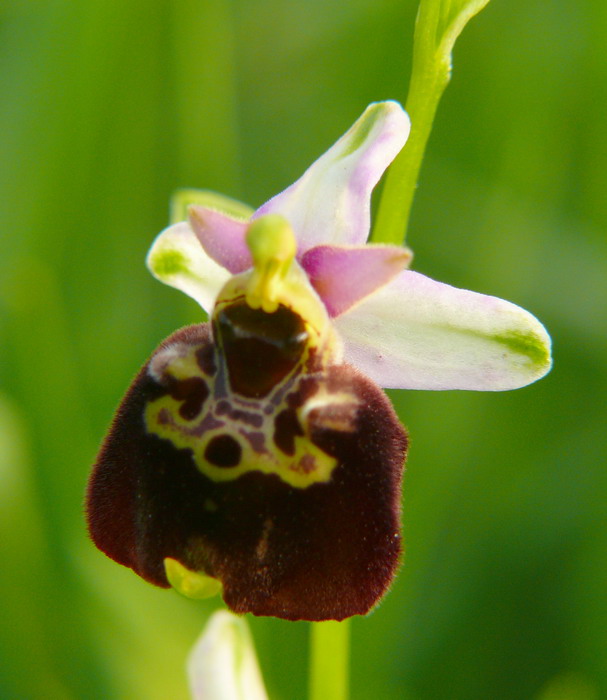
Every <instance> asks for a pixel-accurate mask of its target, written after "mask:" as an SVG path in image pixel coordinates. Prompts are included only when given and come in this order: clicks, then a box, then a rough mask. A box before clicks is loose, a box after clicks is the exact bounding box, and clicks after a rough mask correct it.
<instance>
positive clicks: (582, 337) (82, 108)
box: [0, 0, 607, 700]
mask: <svg viewBox="0 0 607 700" xmlns="http://www.w3.org/2000/svg"><path fill="white" fill-rule="evenodd" d="M606 7H607V5H606V4H605V3H604V2H603V0H580V2H577V3H568V2H565V0H555V2H552V3H542V2H539V0H531V1H526V2H523V0H510V1H509V2H504V1H503V0H494V1H493V2H492V3H491V4H490V5H489V7H488V8H487V9H486V10H485V11H484V12H483V13H482V14H481V15H480V16H479V17H477V18H475V19H474V20H473V22H472V23H471V25H470V26H469V27H468V28H467V29H466V31H465V32H464V35H463V37H462V38H461V39H460V41H459V43H458V45H457V47H456V50H455V56H454V59H455V67H454V77H453V80H452V83H451V85H450V86H449V88H448V89H447V92H446V94H445V97H444V99H443V103H442V104H441V107H440V109H439V114H438V119H437V122H436V125H435V130H434V132H433V135H432V138H431V140H430V143H429V152H428V156H427V159H426V162H425V163H424V167H423V170H422V174H421V183H420V188H419V191H418V194H417V198H416V202H415V205H414V210H413V219H412V222H411V226H410V231H409V241H408V242H409V245H411V246H412V247H413V248H414V250H415V253H416V258H415V268H416V269H418V270H419V271H421V272H424V273H425V274H428V275H430V276H432V277H435V278H438V279H441V280H443V281H445V282H449V283H451V284H455V285H458V286H463V287H467V288H472V289H475V290H477V291H482V292H487V293H492V294H496V295H498V296H503V297H505V298H508V299H510V300H512V301H515V302H516V303H519V304H521V305H522V306H524V307H526V308H528V309H529V310H531V311H532V312H534V313H535V314H536V315H538V316H539V317H540V318H541V319H542V320H543V321H544V322H545V323H546V325H547V327H548V329H549V330H550V331H551V333H552V336H553V339H554V354H555V367H554V370H553V371H552V373H551V374H550V375H549V376H548V377H547V378H546V379H545V380H543V381H542V382H540V383H538V384H537V385H533V386H530V387H527V388H525V389H522V390H520V391H517V392H512V393H506V394H475V393H463V392H461V393H460V392H444V393H432V392H423V393H421V392H403V393H393V394H392V396H393V399H394V401H395V403H396V404H397V407H398V409H399V412H400V415H401V416H402V419H403V421H404V422H405V424H406V425H407V426H408V428H409V430H410V432H411V436H412V446H411V455H410V459H409V463H408V471H407V477H406V482H405V502H404V532H405V538H406V546H407V553H406V557H405V563H404V567H403V569H402V571H401V573H400V576H399V578H398V581H397V583H396V585H395V586H394V589H393V591H392V593H391V594H390V596H389V597H388V598H387V599H386V601H385V602H384V603H383V605H382V606H381V607H380V608H379V609H378V610H377V611H375V612H374V613H373V614H372V615H371V616H370V617H369V618H368V619H357V620H355V622H354V624H353V674H352V695H353V698H354V700H363V699H366V698H371V697H379V698H382V700H390V699H391V698H394V699H397V698H398V699H402V698H406V699H415V700H428V699H434V698H436V699H440V700H442V699H444V698H449V699H455V700H457V699H461V700H476V699H478V700H484V699H486V698H499V699H500V700H502V699H503V700H520V699H521V698H522V699H526V698H539V699H541V700H598V698H599V697H605V696H607V658H606V656H607V654H606V651H605V650H606V649H607V528H606V521H607V512H606V507H605V504H606V502H607V469H606V466H607V460H606V458H605V432H606V420H605V419H606V409H605V395H606V394H607V371H606V367H605V360H606V357H607V352H606V350H607V347H606V346H607V332H606V329H607V303H606V300H607V263H606V261H607V239H606V234H605V232H606V228H607V208H606V207H605V197H606V195H605V193H606V192H607V136H606V129H605V119H606V117H605V115H606V114H607V60H606V58H605V52H604V44H605V36H607V10H606ZM414 16H415V3H414V2H413V0H352V1H351V2H348V3H337V2H329V3H327V2H324V0H307V1H306V2H300V3H299V2H295V1H294V0H233V1H232V2H230V0H147V1H146V2H142V1H141V0H128V1H127V2H125V1H124V0H81V1H80V2H69V0H37V1H35V2H34V1H31V2H30V1H25V0H5V2H4V3H2V5H1V7H0V81H1V83H0V96H1V97H0V153H1V154H2V156H1V166H0V201H1V202H2V204H1V207H0V240H1V248H0V336H1V344H0V382H1V388H0V528H1V533H0V548H1V550H0V551H1V556H2V560H1V561H2V573H1V575H0V605H1V606H2V615H1V618H2V621H1V622H0V697H2V698H7V699H10V700H12V699H13V698H19V699H20V698H53V699H54V698H57V699H64V698H65V699H73V698H87V700H89V699H95V698H126V699H130V698H133V699H136V698H147V699H149V700H154V699H156V698H157V699H158V700H160V699H161V698H176V699H179V698H186V697H187V689H186V682H185V677H184V671H183V666H184V659H185V656H186V654H187V652H188V649H189V648H190V647H191V645H192V643H193V641H194V639H195V637H196V636H197V634H198V633H199V631H200V629H201V628H202V625H203V623H204V621H205V620H206V618H207V616H208V614H209V612H210V611H211V610H212V608H213V606H214V605H216V603H207V604H205V603H196V602H193V601H187V600H185V599H181V598H180V597H179V596H178V595H177V594H176V593H174V592H172V591H169V592H167V591H162V590H157V589H153V588H152V587H150V586H148V585H147V584H145V583H144V582H143V581H140V580H138V579H137V578H136V577H135V576H134V575H133V574H132V573H131V572H130V571H128V570H126V569H122V568H121V567H118V566H116V565H114V564H113V563H112V562H110V561H109V560H106V559H105V558H104V557H103V556H102V555H101V554H99V553H98V552H97V551H96V550H94V548H93V547H92V545H91V544H90V543H89V542H88V541H87V538H86V535H85V531H84V526H83V515H82V496H83V491H84V487H85V482H86V476H87V472H88V469H89V466H90V464H91V462H92V460H93V458H94V455H95V451H96V448H97V446H98V443H99V441H100V439H101V437H102V435H103V433H104V431H105V429H106V427H107V425H108V422H109V420H110V417H111V415H112V412H113V410H114V407H115V406H116V404H117V402H118V400H119V398H120V396H121V394H122V392H123V391H124V389H125V387H126V386H127V383H128V382H129V379H130V378H131V376H132V375H133V374H134V373H135V371H136V370H137V369H138V367H139V366H140V364H141V363H142V362H143V361H144V360H145V359H146V357H147V356H148V354H149V353H150V352H151V350H152V349H153V348H154V347H155V346H156V344H157V343H158V342H159V341H160V340H161V339H162V338H163V337H165V336H166V335H168V334H169V333H171V332H172V331H173V330H174V329H176V328H177V327H179V326H181V325H183V324H185V323H189V322H193V321H197V320H199V319H200V312H199V310H198V308H197V307H196V305H195V304H194V303H193V302H190V301H188V300H187V299H185V298H184V297H183V296H182V295H180V294H179V293H177V292H175V291H173V290H171V289H168V288H163V287H162V286H161V285H159V284H158V283H157V282H155V281H154V280H153V279H152V278H151V276H150V275H149V274H148V273H147V271H146V270H145V268H144V266H143V259H144V256H145V253H146V251H147V248H148V246H149V245H150V242H151V240H152V238H153V237H154V236H155V235H156V233H157V232H159V231H160V230H161V229H162V228H163V227H164V226H165V225H166V222H167V216H168V214H167V212H168V200H169V196H170V194H171V192H172V191H173V190H174V189H175V188H176V187H180V186H192V187H208V188H212V189H216V190H219V191H223V192H225V193H226V194H229V195H232V196H235V197H238V198H240V199H242V200H244V201H247V202H248V203H250V204H252V205H258V204H260V203H261V202H263V201H264V200H265V199H267V198H268V197H269V196H270V195H271V194H274V193H276V192H277V191H279V190H280V189H281V188H283V187H285V186H286V185H288V184H290V183H291V182H292V181H293V180H294V179H295V178H296V177H297V176H298V175H299V174H300V173H301V172H302V170H303V169H304V167H306V166H307V165H308V164H309V163H310V162H311V161H312V160H313V159H314V158H315V157H316V156H318V155H319V154H320V153H322V152H323V151H324V150H325V148H327V147H328V146H329V145H330V144H331V143H332V142H333V141H334V140H335V139H336V138H337V136H339V135H340V134H341V133H342V132H343V131H344V130H345V129H346V128H347V127H348V126H349V125H350V124H351V123H352V122H353V121H354V119H355V118H356V117H357V116H358V115H359V113H360V112H362V110H363V108H364V107H365V106H366V104H367V103H368V102H370V101H373V100H377V99H386V98H395V99H400V100H401V101H403V102H404V99H405V96H406V88H407V80H408V73H409V67H410V54H411V37H412V33H413V21H414ZM252 630H253V634H254V636H255V639H256V643H257V646H258V650H259V654H260V658H261V662H262V665H263V669H264V675H265V677H266V680H267V685H268V688H269V691H270V694H271V696H272V698H273V699H281V698H282V699H283V700H299V699H301V698H304V697H305V688H306V658H307V649H306V641H307V632H308V629H307V625H306V624H303V623H301V624H299V623H297V624H288V623H283V622H279V621H276V620H263V619H254V620H252Z"/></svg>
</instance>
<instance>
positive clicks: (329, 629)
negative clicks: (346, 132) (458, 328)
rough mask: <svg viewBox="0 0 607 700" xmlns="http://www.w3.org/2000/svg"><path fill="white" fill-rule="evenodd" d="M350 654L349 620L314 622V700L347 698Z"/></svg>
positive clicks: (311, 693)
mask: <svg viewBox="0 0 607 700" xmlns="http://www.w3.org/2000/svg"><path fill="white" fill-rule="evenodd" d="M349 657H350V621H349V620H344V621H343V622H332V621H331V622H313V623H312V626H311V629H310V700H347V698H348V685H349V681H348V667H349Z"/></svg>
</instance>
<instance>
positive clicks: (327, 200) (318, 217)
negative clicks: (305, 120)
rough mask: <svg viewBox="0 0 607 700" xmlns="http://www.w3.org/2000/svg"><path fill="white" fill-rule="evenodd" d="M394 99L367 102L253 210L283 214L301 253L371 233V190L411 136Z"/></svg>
mask: <svg viewBox="0 0 607 700" xmlns="http://www.w3.org/2000/svg"><path fill="white" fill-rule="evenodd" d="M409 129H410V123H409V117H408V116H407V114H406V112H405V111H404V110H403V108H402V107H401V106H400V105H399V104H398V102H393V101H387V102H375V103H373V104H370V105H369V106H368V107H367V109H366V110H365V111H364V112H363V114H362V115H361V116H360V117H359V119H358V120H357V121H356V122H355V123H354V124H353V125H352V126H351V127H350V129H348V131H347V132H346V133H345V134H344V135H343V136H342V137H341V138H340V139H339V140H338V141H337V142H336V143H335V144H334V145H333V146H332V147H331V148H330V149H329V150H328V151H326V153H324V154H323V155H322V156H321V157H320V158H319V159H318V160H317V161H315V162H314V163H313V164H312V165H311V166H310V167H309V168H308V169H307V170H306V172H305V173H304V174H303V175H302V176H301V177H300V178H299V180H297V182H295V183H294V184H292V185H291V186H290V187H288V188H287V189H286V190H284V191H283V192H281V193H280V194H278V195H276V196H275V197H273V198H272V199H270V200H269V201H268V202H266V203H265V204H264V205H263V206H261V207H260V208H259V209H258V210H257V212H256V213H255V214H254V218H255V217H258V216H262V215H264V214H281V215H282V216H284V217H285V218H286V219H287V220H288V221H289V222H290V224H291V226H292V227H293V230H294V231H295V234H296V235H297V240H298V244H299V248H300V251H301V253H302V254H303V253H305V252H306V251H307V250H309V249H310V248H313V247H314V246H316V245H321V244H330V245H361V244H363V243H364V242H365V241H366V240H367V237H368V235H369V228H370V220H371V192H372V190H373V188H374V187H375V185H376V184H377V183H378V182H379V179H380V178H381V176H382V175H383V173H384V171H385V170H386V168H387V167H388V165H390V163H391V162H392V160H393V159H394V158H395V157H396V155H397V154H398V152H399V151H400V150H401V148H402V147H403V146H404V144H405V142H406V140H407V137H408V136H409Z"/></svg>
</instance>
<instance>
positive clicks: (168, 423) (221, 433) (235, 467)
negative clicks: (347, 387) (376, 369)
mask: <svg viewBox="0 0 607 700" xmlns="http://www.w3.org/2000/svg"><path fill="white" fill-rule="evenodd" d="M197 350H198V348H197V346H190V347H189V348H188V349H187V350H185V349H182V350H181V351H179V352H174V354H173V357H172V358H171V355H170V354H169V353H167V354H165V356H164V357H163V359H162V362H160V363H158V364H159V365H160V366H161V368H162V372H163V373H164V375H165V377H167V376H168V377H172V378H174V379H175V380H177V381H179V380H190V379H193V378H200V379H201V380H204V381H205V382H206V384H207V385H209V387H210V390H211V395H210V396H209V398H207V399H206V401H205V402H204V403H203V405H202V407H201V410H200V412H199V413H198V415H196V416H194V417H193V418H192V419H187V418H184V417H183V416H182V415H181V414H180V410H179V409H180V407H181V406H182V400H180V399H176V398H174V397H173V396H172V395H171V394H166V395H164V396H161V397H160V398H158V399H155V400H153V401H150V402H148V404H147V406H146V409H145V414H144V418H145V425H146V429H147V431H148V433H151V434H154V435H157V436H158V437H160V438H163V439H166V440H169V441H170V442H171V443H172V444H173V445H174V446H175V448H177V449H189V450H191V451H192V457H193V459H194V462H195V464H196V466H197V468H198V469H199V470H200V471H201V472H202V473H203V474H204V475H205V476H207V477H209V478H210V479H212V480H213V481H215V482H226V481H233V480H235V479H237V478H238V477H240V476H242V475H243V474H247V473H249V472H253V471H259V472H262V473H265V474H276V475H277V476H279V477H280V479H282V480H283V481H284V482H286V483H287V484H289V485H291V486H293V487H295V488H307V487H308V486H311V485H312V484H315V483H318V482H327V481H329V479H330V478H331V474H332V472H333V470H334V469H335V467H336V466H337V460H336V459H335V458H334V457H332V456H330V455H328V454H327V453H326V452H324V451H323V450H322V449H320V447H318V446H317V445H315V444H314V443H313V442H312V441H311V440H310V437H309V429H308V426H309V424H310V416H311V414H312V413H313V412H318V411H322V410H323V409H327V408H330V407H334V406H339V407H340V408H341V409H342V411H341V412H340V413H341V414H342V415H343V409H344V408H347V407H350V410H351V413H352V414H354V413H355V410H356V406H357V400H356V399H355V398H354V397H353V396H351V395H350V394H347V393H343V392H340V393H339V394H333V395H331V394H328V395H325V394H324V393H320V394H315V395H313V396H312V397H310V398H309V399H308V400H307V401H306V402H304V404H303V405H302V406H301V407H299V408H298V409H297V411H296V414H297V418H298V420H299V423H300V425H301V427H302V432H303V435H295V436H294V451H293V454H291V455H287V454H285V453H284V452H283V451H282V450H281V449H280V448H279V447H278V446H277V445H276V442H275V440H274V432H275V428H276V423H275V420H276V416H278V415H279V414H280V413H281V412H282V411H283V410H285V409H286V408H287V406H286V404H285V403H284V402H283V403H280V404H278V405H277V406H276V407H275V408H274V410H273V412H272V413H271V414H269V415H268V414H267V413H265V412H264V411H262V410H260V406H265V405H266V402H265V401H262V402H259V401H255V400H251V401H250V402H247V403H250V408H249V411H247V409H246V408H244V405H245V403H244V402H243V400H242V399H240V401H239V404H238V405H239V406H240V407H241V408H244V412H250V413H251V414H253V413H254V414H255V416H256V417H257V418H258V420H259V421H260V423H261V425H260V426H258V427H252V426H251V425H249V424H247V423H246V422H241V421H238V420H234V419H232V418H230V417H229V416H225V415H218V412H217V405H218V404H219V403H220V402H221V400H222V399H219V400H216V399H215V398H214V397H213V395H212V392H213V381H214V380H213V379H211V378H209V377H206V376H205V374H204V373H203V372H202V370H201V369H200V367H199V366H198V364H197V362H196V352H197ZM152 371H154V372H156V373H157V372H158V367H157V366H154V367H153V369H152ZM226 400H227V401H229V402H230V403H231V404H232V403H233V397H226V399H223V401H226ZM329 412H330V411H329ZM209 418H211V419H214V420H215V421H217V422H219V423H220V424H219V426H217V427H208V423H207V425H206V426H205V425H203V424H204V423H205V421H208V420H209ZM350 425H351V422H349V421H346V422H345V423H344V425H343V427H342V428H341V429H343V430H346V431H347V430H349V429H351V428H350ZM331 427H333V428H334V429H340V427H339V426H331ZM260 438H261V439H260ZM222 441H224V444H223V445H222ZM214 446H217V448H218V449H222V447H223V454H222V459H224V460H225V461H224V463H223V464H222V465H221V466H218V465H216V464H214V463H212V462H211V461H210V460H209V451H210V450H211V451H212V450H213V448H214ZM226 448H227V449H226ZM226 453H227V454H226Z"/></svg>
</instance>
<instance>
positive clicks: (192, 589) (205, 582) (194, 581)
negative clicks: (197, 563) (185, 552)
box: [164, 557, 221, 600]
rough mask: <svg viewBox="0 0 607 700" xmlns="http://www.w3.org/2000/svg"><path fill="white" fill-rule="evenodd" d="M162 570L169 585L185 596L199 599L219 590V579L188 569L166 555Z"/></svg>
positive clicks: (209, 596) (214, 593)
mask: <svg viewBox="0 0 607 700" xmlns="http://www.w3.org/2000/svg"><path fill="white" fill-rule="evenodd" d="M164 570H165V572H166V575H167V578H168V579H169V583H170V584H171V586H172V587H173V588H174V589H175V590H176V591H178V592H179V593H181V595H184V596H185V597H186V598H194V599H196V600H200V599H202V598H211V597H212V596H214V595H217V594H218V593H220V592H221V581H218V580H217V579H216V578H212V577H211V576H206V575H205V574H200V573H198V572H197V571H190V570H189V569H186V567H185V566H184V565H183V564H181V563H180V562H178V561H177V559H171V558H170V557H166V558H165V560H164Z"/></svg>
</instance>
